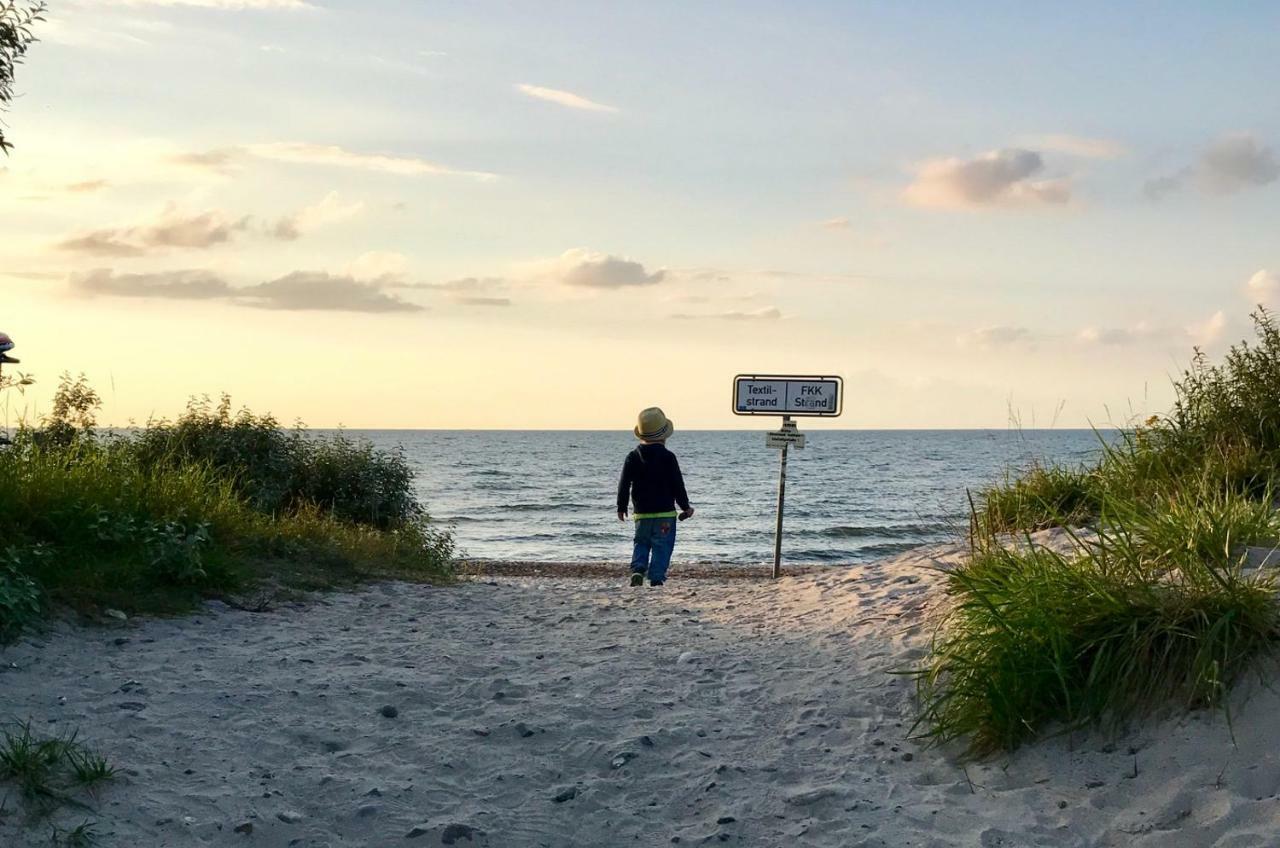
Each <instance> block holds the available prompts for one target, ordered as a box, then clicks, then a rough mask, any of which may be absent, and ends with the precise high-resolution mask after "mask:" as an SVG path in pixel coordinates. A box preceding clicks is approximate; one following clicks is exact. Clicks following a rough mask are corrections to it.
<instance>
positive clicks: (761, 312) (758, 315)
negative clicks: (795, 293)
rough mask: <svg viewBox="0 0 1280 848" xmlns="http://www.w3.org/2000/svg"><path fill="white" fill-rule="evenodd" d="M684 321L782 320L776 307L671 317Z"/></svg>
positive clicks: (679, 314) (677, 314)
mask: <svg viewBox="0 0 1280 848" xmlns="http://www.w3.org/2000/svg"><path fill="white" fill-rule="evenodd" d="M671 317H672V318H678V319H681V320H685V321H696V320H699V319H706V318H712V319H716V320H721V321H778V320H781V318H782V310H781V309H779V308H778V307H776V306H765V307H761V308H760V309H753V310H751V311H750V312H742V311H737V310H734V311H729V312H714V313H709V314H691V313H676V314H674V315H672V316H671Z"/></svg>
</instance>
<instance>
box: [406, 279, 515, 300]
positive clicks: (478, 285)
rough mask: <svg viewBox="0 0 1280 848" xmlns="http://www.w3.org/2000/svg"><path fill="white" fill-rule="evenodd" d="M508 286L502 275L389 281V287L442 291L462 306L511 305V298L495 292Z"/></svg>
mask: <svg viewBox="0 0 1280 848" xmlns="http://www.w3.org/2000/svg"><path fill="white" fill-rule="evenodd" d="M506 286H507V281H506V280H505V279H503V278H501V277H462V278H461V279H457V280H449V281H447V282H443V283H405V282H388V283H387V287H388V288H401V289H417V290H420V291H436V292H441V293H443V294H444V295H445V297H446V298H448V300H449V301H450V302H451V303H456V304H458V305H460V306H510V305H511V298H509V297H499V296H498V295H496V294H494V292H495V291H498V290H500V289H504V288H506Z"/></svg>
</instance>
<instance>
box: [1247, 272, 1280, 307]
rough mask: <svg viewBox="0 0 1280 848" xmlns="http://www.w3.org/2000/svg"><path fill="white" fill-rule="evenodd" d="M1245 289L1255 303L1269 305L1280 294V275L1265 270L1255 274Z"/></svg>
mask: <svg viewBox="0 0 1280 848" xmlns="http://www.w3.org/2000/svg"><path fill="white" fill-rule="evenodd" d="M1245 289H1246V290H1247V291H1248V293H1249V297H1251V298H1252V299H1253V300H1254V302H1255V303H1269V302H1272V301H1274V300H1275V299H1276V295H1277V294H1280V274H1276V273H1274V272H1272V271H1268V270H1267V269H1265V268H1263V269H1261V270H1259V271H1257V272H1255V273H1254V275H1253V276H1252V277H1250V278H1249V282H1247V283H1246V284H1245Z"/></svg>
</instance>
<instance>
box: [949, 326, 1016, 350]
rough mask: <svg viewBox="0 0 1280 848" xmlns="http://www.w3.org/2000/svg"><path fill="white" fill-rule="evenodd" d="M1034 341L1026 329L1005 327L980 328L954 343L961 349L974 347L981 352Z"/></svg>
mask: <svg viewBox="0 0 1280 848" xmlns="http://www.w3.org/2000/svg"><path fill="white" fill-rule="evenodd" d="M1034 340H1035V337H1034V336H1033V335H1032V333H1031V331H1030V330H1028V329H1027V328H1026V327H1011V326H1007V325H1000V326H995V327H981V328H979V329H977V330H973V331H971V332H968V333H964V334H962V335H960V336H958V337H957V338H956V342H957V343H958V344H959V345H960V346H961V347H976V348H979V349H982V350H987V349H990V348H1001V347H1012V346H1015V345H1023V344H1030V343H1031V342H1033V341H1034Z"/></svg>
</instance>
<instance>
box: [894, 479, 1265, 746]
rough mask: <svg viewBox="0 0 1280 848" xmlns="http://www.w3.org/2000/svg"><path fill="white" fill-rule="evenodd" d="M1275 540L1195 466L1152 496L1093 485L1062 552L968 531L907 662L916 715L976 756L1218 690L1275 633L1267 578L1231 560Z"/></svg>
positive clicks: (1211, 700) (938, 735) (1207, 698)
mask: <svg viewBox="0 0 1280 848" xmlns="http://www.w3.org/2000/svg"><path fill="white" fill-rule="evenodd" d="M1278 539H1280V519H1278V518H1277V516H1276V514H1275V513H1273V512H1272V511H1271V509H1270V504H1269V503H1260V502H1257V501H1254V500H1251V499H1249V498H1247V497H1246V496H1244V495H1242V494H1238V493H1236V494H1233V493H1227V492H1224V491H1223V488H1222V486H1220V485H1218V484H1217V483H1216V482H1215V481H1207V480H1206V481H1203V482H1202V485H1201V486H1200V487H1199V488H1190V489H1187V490H1182V491H1179V492H1171V493H1168V494H1167V496H1166V498H1165V499H1164V500H1161V501H1159V502H1157V503H1155V504H1151V503H1146V502H1135V501H1132V500H1120V499H1116V498H1113V497H1108V498H1104V499H1103V501H1102V503H1101V505H1100V509H1099V515H1098V518H1097V533H1096V535H1093V536H1082V537H1078V538H1077V539H1076V543H1077V546H1076V550H1075V551H1074V552H1072V553H1062V552H1060V551H1056V550H1052V549H1050V548H1047V547H1044V546H1041V545H1037V544H1035V543H1034V542H1033V541H1032V540H1031V539H1030V538H1026V539H1024V540H1023V542H1022V543H1021V544H1018V545H1009V544H1001V542H1000V541H999V540H998V539H997V538H996V537H995V536H988V537H985V538H981V537H979V538H978V539H977V540H976V541H977V545H976V546H975V549H974V552H973V556H972V557H971V559H970V560H969V561H968V562H967V563H966V564H965V565H963V566H961V567H960V568H958V569H956V570H955V571H954V572H952V573H951V574H950V575H949V576H948V586H949V591H950V593H951V595H952V596H953V599H954V605H953V607H952V608H951V609H950V611H949V612H948V613H947V614H946V616H945V618H944V620H943V622H942V625H941V627H940V628H939V630H938V632H937V634H936V636H935V639H934V642H933V645H932V649H931V653H930V657H929V659H928V661H927V663H926V665H925V666H924V667H923V668H921V669H917V670H916V671H914V672H913V674H914V675H915V676H916V679H917V684H918V694H919V696H920V703H921V715H920V719H919V722H918V725H919V726H924V727H925V728H926V733H927V735H929V736H931V737H933V738H934V739H935V740H937V741H942V742H945V741H951V740H955V739H960V738H964V739H967V741H968V745H969V751H970V753H973V754H979V755H980V754H986V753H990V752H992V751H996V750H1005V749H1010V748H1014V747H1017V746H1018V745H1019V744H1021V743H1022V742H1024V741H1026V740H1028V739H1030V738H1032V737H1034V736H1035V735H1036V734H1038V733H1039V732H1041V731H1042V730H1044V729H1045V728H1046V727H1048V726H1050V725H1052V724H1055V723H1057V724H1061V725H1062V726H1063V727H1064V728H1066V729H1073V728H1077V727H1081V726H1084V725H1089V724H1098V723H1103V722H1118V721H1123V720H1125V719H1127V718H1129V717H1131V716H1133V715H1134V714H1136V713H1138V712H1140V711H1142V710H1144V709H1147V708H1149V707H1152V706H1154V705H1157V704H1159V703H1162V702H1165V701H1167V700H1168V699H1170V698H1178V699H1181V700H1182V701H1183V702H1184V703H1186V704H1189V705H1210V704H1217V703H1220V702H1221V700H1222V696H1223V694H1224V692H1225V691H1226V689H1227V687H1228V686H1229V685H1230V684H1231V683H1232V682H1233V681H1234V680H1235V679H1236V678H1237V677H1238V675H1239V674H1240V673H1241V672H1242V671H1243V670H1244V669H1245V668H1247V667H1248V665H1249V664H1250V663H1251V662H1252V661H1253V660H1254V659H1255V658H1256V657H1257V656H1258V655H1259V654H1260V653H1262V652H1265V651H1268V650H1270V647H1271V644H1272V640H1273V639H1274V637H1275V635H1276V628H1277V610H1276V605H1275V601H1274V595H1275V581H1274V579H1273V578H1272V577H1271V576H1269V575H1263V574H1253V575H1247V574H1246V573H1245V572H1244V571H1243V569H1242V567H1241V565H1242V561H1241V560H1242V552H1243V546H1245V545H1252V544H1265V545H1274V544H1275V543H1276V541H1277V540H1278Z"/></svg>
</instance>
